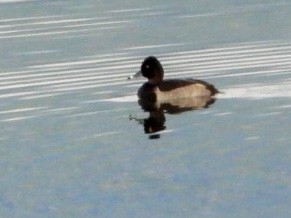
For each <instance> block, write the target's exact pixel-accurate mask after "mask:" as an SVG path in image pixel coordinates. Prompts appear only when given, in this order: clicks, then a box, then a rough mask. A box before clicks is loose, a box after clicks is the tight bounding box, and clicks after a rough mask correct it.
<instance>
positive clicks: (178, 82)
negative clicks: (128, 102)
mask: <svg viewBox="0 0 291 218" xmlns="http://www.w3.org/2000/svg"><path fill="white" fill-rule="evenodd" d="M141 75H142V76H143V77H145V78H147V79H148V81H147V82H145V83H144V84H143V85H142V86H141V87H140V88H139V89H138V92H137V95H138V98H139V99H141V100H144V101H150V102H168V101H171V100H173V99H181V98H207V99H209V98H213V97H214V96H215V95H216V94H218V93H220V92H219V91H218V90H217V89H216V88H215V87H214V85H212V84H210V83H208V82H205V81H203V80H197V79H191V78H190V79H164V69H163V67H162V64H161V63H160V61H159V60H158V59H157V58H156V57H154V56H149V57H147V58H145V59H144V61H143V62H142V64H141V67H140V70H139V71H138V72H137V73H136V74H135V75H133V76H130V77H128V79H133V78H137V77H140V76H141Z"/></svg>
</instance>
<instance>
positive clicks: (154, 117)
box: [130, 96, 216, 139]
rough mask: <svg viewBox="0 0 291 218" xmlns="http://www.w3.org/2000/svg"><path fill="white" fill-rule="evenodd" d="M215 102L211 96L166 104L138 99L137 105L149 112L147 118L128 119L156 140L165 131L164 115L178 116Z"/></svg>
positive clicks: (175, 100)
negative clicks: (142, 127)
mask: <svg viewBox="0 0 291 218" xmlns="http://www.w3.org/2000/svg"><path fill="white" fill-rule="evenodd" d="M215 101H216V99H215V98H213V97H211V96H204V97H196V98H177V99H169V100H167V101H166V102H151V101H147V100H144V99H139V101H138V104H139V105H140V106H141V108H142V109H143V110H144V111H146V112H149V117H148V118H145V119H140V118H134V117H130V119H131V120H136V121H137V122H138V124H141V125H143V126H144V132H145V133H146V134H150V136H149V138H150V139H158V138H160V134H159V133H158V132H160V131H162V130H165V129H166V116H165V114H180V113H183V112H186V111H191V110H199V109H203V108H207V107H209V105H211V104H213V103H214V102H215Z"/></svg>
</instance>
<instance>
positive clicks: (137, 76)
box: [127, 71, 142, 80]
mask: <svg viewBox="0 0 291 218" xmlns="http://www.w3.org/2000/svg"><path fill="white" fill-rule="evenodd" d="M141 76H142V74H141V71H138V72H137V73H136V74H134V75H132V76H129V77H128V78H127V79H128V80H131V79H136V78H139V77H141Z"/></svg>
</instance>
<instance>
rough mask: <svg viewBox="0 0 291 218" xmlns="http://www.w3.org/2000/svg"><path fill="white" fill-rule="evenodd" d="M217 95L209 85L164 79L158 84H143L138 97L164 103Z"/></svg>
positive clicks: (185, 80) (192, 80) (190, 80)
mask: <svg viewBox="0 0 291 218" xmlns="http://www.w3.org/2000/svg"><path fill="white" fill-rule="evenodd" d="M217 93H219V91H218V90H217V89H216V88H215V87H214V86H213V85H211V84H209V83H207V82H205V81H202V80H194V79H166V80H162V81H161V82H160V83H158V84H152V83H149V82H146V83H144V84H143V85H142V86H141V87H140V88H139V90H138V97H139V98H140V99H145V100H149V101H153V102H156V101H159V102H165V101H169V100H171V99H178V98H197V97H210V96H214V95H215V94H217Z"/></svg>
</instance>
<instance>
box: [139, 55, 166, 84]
mask: <svg viewBox="0 0 291 218" xmlns="http://www.w3.org/2000/svg"><path fill="white" fill-rule="evenodd" d="M140 70H141V73H142V75H143V76H144V77H146V78H148V79H153V78H155V77H156V78H159V79H160V80H163V77H164V70H163V67H162V65H161V63H160V62H159V61H158V59H157V58H155V57H153V56H150V57H147V58H146V59H144V61H143V63H142V65H141V69H140Z"/></svg>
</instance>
